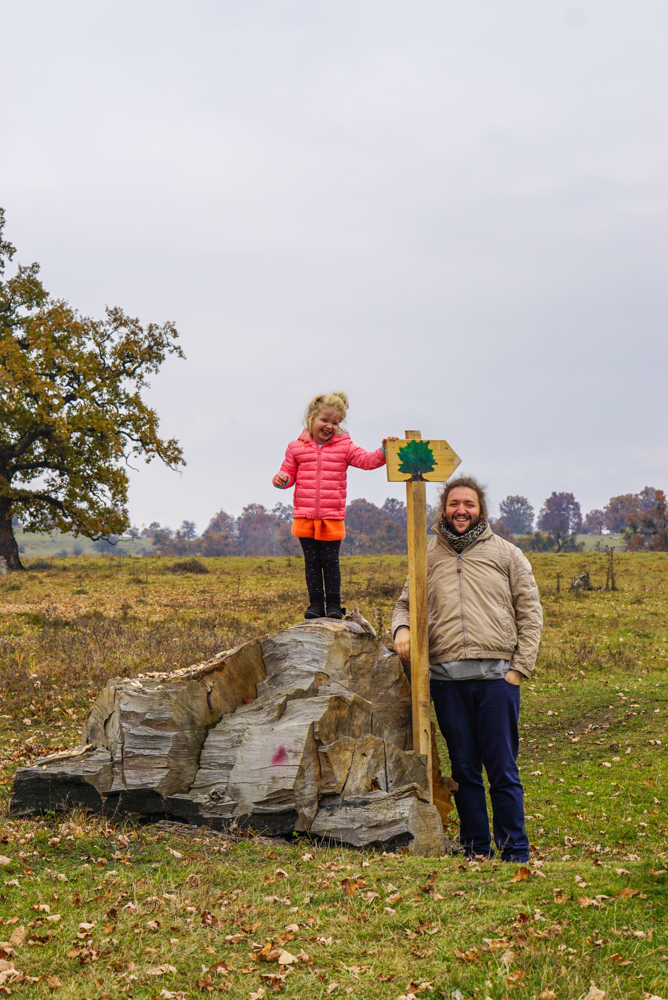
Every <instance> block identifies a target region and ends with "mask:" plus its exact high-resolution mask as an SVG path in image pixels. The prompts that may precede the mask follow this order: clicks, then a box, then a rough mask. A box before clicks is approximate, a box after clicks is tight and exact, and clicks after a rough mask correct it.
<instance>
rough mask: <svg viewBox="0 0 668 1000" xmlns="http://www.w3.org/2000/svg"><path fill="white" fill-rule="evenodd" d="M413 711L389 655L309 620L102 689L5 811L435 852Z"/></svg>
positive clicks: (27, 771) (349, 631)
mask: <svg viewBox="0 0 668 1000" xmlns="http://www.w3.org/2000/svg"><path fill="white" fill-rule="evenodd" d="M410 715H411V693H410V684H409V681H408V679H407V677H406V675H405V673H404V670H403V668H402V666H401V663H400V661H399V659H398V657H397V656H396V655H395V654H394V653H391V652H389V650H387V649H386V648H385V647H384V646H383V645H382V644H381V643H380V642H379V640H378V639H377V638H375V636H373V635H370V634H368V633H367V632H365V631H364V630H363V629H362V628H361V626H360V625H358V624H355V623H351V622H337V621H325V620H322V621H317V622H309V623H305V624H303V625H297V626H295V627H293V628H289V629H285V630H282V631H280V632H275V633H272V634H271V635H268V636H266V637H265V638H263V639H259V640H254V641H253V642H250V643H246V644H245V645H243V646H239V647H238V648H237V649H233V650H229V651H227V652H224V653H220V654H219V655H218V656H216V657H214V658H213V659H212V660H209V661H208V662H206V663H202V664H198V665H197V666H193V667H189V668H185V669H182V670H177V671H175V672H174V673H170V674H150V675H146V676H143V677H137V678H133V679H115V680H112V681H109V683H108V684H107V686H106V688H105V689H104V690H103V691H102V693H101V694H100V696H99V698H98V700H97V701H96V702H95V704H94V705H93V708H92V710H91V712H90V715H89V717H88V720H87V722H86V727H85V730H84V734H83V742H82V745H81V746H80V747H78V748H77V749H76V750H73V751H71V752H69V753H61V754H58V755H55V756H53V757H45V758H44V759H42V760H39V761H37V762H36V763H35V764H34V765H33V766H32V767H26V768H21V769H19V771H17V774H16V778H15V781H14V788H13V794H12V801H11V811H12V813H13V814H14V815H24V816H25V815H30V814H34V813H36V812H39V811H43V810H45V809H51V810H64V809H66V808H71V807H72V806H79V807H81V808H83V809H85V810H87V811H90V812H98V811H103V812H106V813H114V814H118V813H120V814H124V813H125V814H128V813H133V814H139V815H142V816H146V817H151V818H153V817H159V816H169V817H177V818H181V819H184V820H187V821H189V822H195V823H206V824H209V825H211V826H213V827H215V828H219V829H224V828H229V827H233V826H252V827H253V828H255V829H257V830H259V831H261V832H263V833H267V834H289V833H291V832H292V831H294V830H297V831H303V832H309V831H310V832H311V833H312V834H313V835H317V836H319V837H324V838H328V839H331V840H336V841H341V842H345V843H349V844H352V845H354V846H359V847H362V846H365V845H372V844H373V845H384V846H385V847H388V846H391V847H396V846H404V845H405V846H408V847H409V849H410V850H412V851H415V852H419V853H442V852H443V851H444V850H445V849H446V846H447V844H446V842H445V840H444V838H443V830H442V825H441V818H440V817H439V810H440V813H441V816H443V815H444V813H447V808H448V805H449V797H448V795H447V794H445V795H444V796H442V797H441V801H440V802H439V810H437V809H436V807H435V806H431V805H429V802H428V793H427V774H426V760H425V758H424V757H421V756H419V755H418V754H415V753H413V751H412V742H411V722H410ZM439 787H445V788H446V791H447V784H446V786H442V785H439Z"/></svg>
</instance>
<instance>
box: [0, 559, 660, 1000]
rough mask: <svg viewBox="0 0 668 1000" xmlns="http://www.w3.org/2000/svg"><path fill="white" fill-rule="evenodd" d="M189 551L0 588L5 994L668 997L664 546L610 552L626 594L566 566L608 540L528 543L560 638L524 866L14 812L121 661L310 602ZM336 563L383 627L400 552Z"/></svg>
mask: <svg viewBox="0 0 668 1000" xmlns="http://www.w3.org/2000/svg"><path fill="white" fill-rule="evenodd" d="M174 561H175V560H168V559H156V558H146V559H143V558H142V559H114V558H104V557H102V558H95V559H93V558H87V557H81V558H73V559H54V560H53V561H52V562H51V563H50V564H49V563H38V564H37V567H33V568H30V567H29V571H28V572H27V573H25V574H20V575H19V574H14V575H11V576H9V577H4V578H3V580H2V581H0V721H1V728H0V855H1V856H2V857H0V921H1V922H0V940H1V941H3V942H4V943H3V944H0V995H2V993H3V991H4V992H7V991H8V990H10V991H11V992H12V994H13V995H15V996H17V997H26V998H33V997H44V996H48V995H51V993H53V995H54V996H56V997H57V998H63V1000H65V998H77V1000H84V998H90V1000H100V998H105V997H106V998H111V997H113V998H115V997H126V996H127V997H136V998H142V1000H143V998H147V1000H148V998H153V997H155V998H160V1000H170V998H171V1000H177V998H191V997H201V996H205V995H207V994H209V993H215V992H221V993H222V994H223V995H226V996H229V997H230V998H234V1000H250V998H253V1000H260V998H262V997H264V1000H267V998H269V997H270V996H271V995H272V994H273V993H274V992H276V993H277V995H279V994H280V995H281V996H283V997H285V998H286V1000H289V998H292V997H294V998H296V1000H306V998H309V1000H310V998H320V997H329V996H334V997H342V998H343V997H346V996H352V997H355V998H357V997H359V998H379V1000H397V998H399V997H409V998H410V997H411V995H413V996H419V997H421V998H429V1000H443V998H446V997H447V998H451V997H455V998H461V997H467V998H468V997H479V998H481V1000H484V998H486V997H491V998H492V1000H502V998H518V1000H519V998H542V1000H550V998H580V997H589V998H590V1000H594V998H599V1000H600V998H601V997H602V996H603V994H605V996H606V997H607V998H611V997H618V998H622V997H623V998H632V1000H635V998H639V1000H641V998H644V997H646V996H652V995H654V996H660V997H664V998H666V997H668V935H667V934H666V918H667V916H668V914H667V906H666V902H667V900H666V882H665V877H666V873H667V870H668V839H667V838H668V817H667V816H666V810H665V806H666V796H667V794H668V780H667V778H666V747H667V746H668V722H667V720H668V679H667V676H666V666H667V664H668V659H667V656H666V654H667V653H668V555H666V554H654V555H649V554H638V555H625V554H623V555H621V556H617V557H616V560H615V562H616V568H617V585H618V588H619V589H618V591H616V592H606V591H604V590H594V591H592V592H585V593H582V594H578V593H575V592H572V591H570V590H569V583H570V581H571V579H572V578H573V577H574V576H575V575H576V574H577V573H579V572H580V570H581V569H582V568H583V567H586V568H587V569H588V570H589V572H590V575H591V580H592V585H593V586H594V587H601V586H602V585H603V584H604V582H605V576H606V574H605V556H604V555H600V554H598V553H593V554H587V555H583V554H578V555H567V556H557V555H549V554H540V555H534V556H532V557H531V561H532V563H533V566H534V570H535V573H536V578H537V580H538V584H539V587H540V590H541V595H542V599H543V606H544V611H545V630H544V634H543V635H544V638H543V643H542V647H541V653H540V657H539V662H538V669H537V673H536V677H535V680H534V681H533V682H531V683H529V684H524V685H523V688H522V717H521V734H522V744H521V752H520V765H521V768H522V770H521V775H522V779H523V782H524V786H525V792H526V807H527V814H528V821H527V826H528V832H529V838H530V841H531V844H532V860H531V862H530V864H528V865H527V866H526V867H524V866H516V865H501V864H500V863H497V862H494V861H492V862H485V863H482V864H477V863H468V862H465V861H463V860H461V859H460V858H457V857H453V858H443V859H440V860H439V859H430V858H413V857H410V856H406V855H391V856H387V855H382V854H364V853H359V852H355V851H352V850H344V849H332V848H328V847H321V846H319V845H318V844H314V843H311V842H309V841H308V840H307V839H300V840H296V841H295V842H294V843H284V842H282V841H268V840H264V839H262V838H258V837H253V836H249V837H244V838H242V839H233V838H231V837H225V836H221V835H219V834H216V833H212V832H210V831H205V830H200V829H188V828H183V827H179V826H177V825H173V824H161V825H159V826H158V827H155V826H152V827H151V826H133V825H132V824H130V823H123V824H113V823H109V822H107V821H106V820H103V819H98V818H92V819H90V818H86V817H85V816H83V815H71V816H66V817H62V816H47V817H44V818H43V819H41V820H39V821H14V820H11V819H10V818H9V816H8V804H9V792H10V788H11V782H12V777H13V773H14V770H15V768H16V767H17V765H20V764H22V763H26V762H30V761H33V760H35V759H36V758H37V757H38V756H41V755H43V754H44V753H45V752H47V751H48V750H54V749H59V748H65V747H68V746H73V745H75V744H76V743H77V742H78V738H79V734H80V731H81V727H82V724H83V721H84V719H85V716H86V713H87V711H88V708H89V703H90V701H91V700H92V699H94V698H95V696H96V694H97V692H98V691H99V689H100V687H101V686H102V685H103V684H104V682H105V681H106V679H107V678H109V677H111V676H114V675H123V674H125V675H127V674H133V673H138V672H141V671H143V670H148V669H152V670H155V669H159V670H167V669H172V668H175V667H178V666H182V665H185V664H188V663H192V662H195V661H197V660H200V659H204V658H207V657H209V656H210V655H211V654H212V653H213V652H214V651H215V650H218V649H221V648H229V647H230V646H232V645H235V644H236V643H238V642H240V641H243V640H245V639H247V638H251V637H252V636H255V635H258V634H262V633H263V632H267V631H270V630H271V629H274V628H278V627H282V626H286V625H289V624H291V623H294V622H295V621H297V620H299V618H300V617H301V614H302V613H303V607H304V596H305V595H304V587H303V581H302V564H301V561H300V560H297V559H292V560H288V559H287V558H286V559H283V558H277V559H259V558H245V559H241V558H240V559H234V558H229V559H213V560H202V563H203V564H204V565H205V566H206V567H207V569H208V570H209V572H208V573H206V574H198V575H192V574H178V573H173V572H171V571H170V567H171V566H172V565H173V563H174ZM342 565H343V575H344V591H345V598H346V600H347V602H348V603H350V602H351V601H352V600H353V599H355V600H357V601H358V602H359V604H360V607H361V609H362V611H363V612H364V613H365V614H366V616H367V617H368V618H369V619H370V620H371V621H372V622H373V623H374V624H375V625H376V627H378V628H379V629H380V630H381V631H382V630H386V629H387V628H388V626H389V621H390V615H391V610H392V607H393V604H394V601H395V599H396V596H397V595H398V593H399V590H400V588H401V585H402V583H403V579H404V577H405V573H406V560H405V558H402V557H391V556H384V557H359V558H355V557H349V558H346V559H344V560H342ZM440 749H441V753H442V757H443V758H444V760H445V764H444V770H445V769H446V768H447V754H446V753H445V750H444V747H442V746H441V748H440ZM453 815H454V814H453ZM454 832H455V827H454V826H453V827H452V828H451V829H450V830H449V833H450V835H453V834H454ZM2 963H5V965H3V964H2ZM7 963H12V964H13V966H14V967H15V970H18V973H12V972H11V970H9V969H8V968H7V967H6V964H7Z"/></svg>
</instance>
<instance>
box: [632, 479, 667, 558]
mask: <svg viewBox="0 0 668 1000" xmlns="http://www.w3.org/2000/svg"><path fill="white" fill-rule="evenodd" d="M653 493H654V504H653V506H652V507H651V508H650V509H649V510H645V511H643V512H642V513H641V514H634V515H631V517H629V520H628V525H627V527H626V529H625V531H624V536H625V538H626V540H627V543H628V547H629V549H630V550H631V551H632V552H634V551H635V552H637V551H642V550H643V549H648V550H650V551H652V552H668V503H667V502H666V494H665V493H664V492H663V490H653Z"/></svg>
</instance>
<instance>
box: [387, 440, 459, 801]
mask: <svg viewBox="0 0 668 1000" xmlns="http://www.w3.org/2000/svg"><path fill="white" fill-rule="evenodd" d="M418 442H420V444H418ZM385 452H386V458H387V479H388V482H390V483H399V482H405V483H406V515H407V525H406V527H407V534H408V600H409V603H410V630H411V696H412V710H413V751H414V752H415V753H419V754H424V756H425V757H426V758H427V774H428V775H429V800H430V802H432V803H433V801H434V776H433V770H432V740H431V695H430V691H429V609H428V603H427V496H426V492H425V481H426V482H430V483H444V482H445V481H446V479H448V478H449V477H450V476H451V475H452V473H453V472H454V471H455V469H456V468H457V466H458V465H459V464H460V462H461V459H460V457H459V455H456V454H455V452H454V451H453V450H452V448H451V447H450V445H449V444H448V442H447V441H433V440H432V441H423V440H422V435H421V433H420V431H406V439H405V440H404V441H399V440H398V439H396V438H395V439H392V440H391V439H390V438H388V439H387V440H386V443H385ZM439 794H440V793H439Z"/></svg>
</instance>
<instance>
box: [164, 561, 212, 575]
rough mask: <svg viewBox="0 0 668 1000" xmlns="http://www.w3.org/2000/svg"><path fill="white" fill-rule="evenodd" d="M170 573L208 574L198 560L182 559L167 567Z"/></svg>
mask: <svg viewBox="0 0 668 1000" xmlns="http://www.w3.org/2000/svg"><path fill="white" fill-rule="evenodd" d="M168 569H169V572H170V573H208V572H209V570H208V569H207V568H206V566H205V565H204V563H201V562H200V561H199V559H182V560H181V562H175V563H173V564H172V565H171V566H169V567H168Z"/></svg>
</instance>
